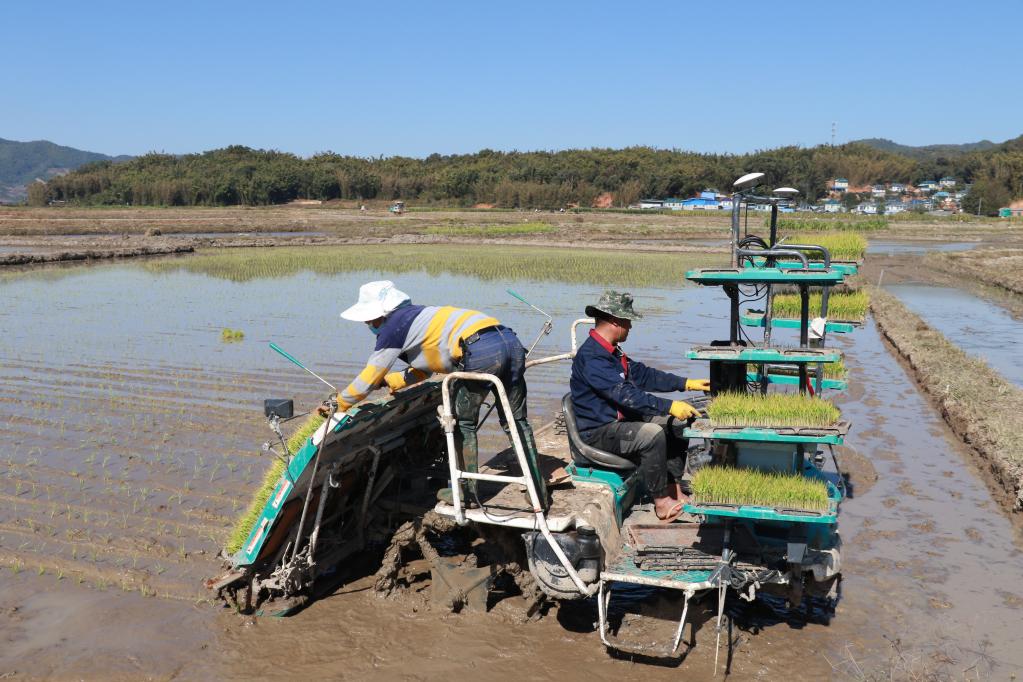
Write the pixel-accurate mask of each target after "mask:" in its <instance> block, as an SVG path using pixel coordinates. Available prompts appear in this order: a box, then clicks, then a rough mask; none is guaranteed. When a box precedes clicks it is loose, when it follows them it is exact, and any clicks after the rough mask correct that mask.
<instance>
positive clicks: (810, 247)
mask: <svg viewBox="0 0 1023 682" xmlns="http://www.w3.org/2000/svg"><path fill="white" fill-rule="evenodd" d="M785 248H786V249H795V250H797V251H820V252H821V253H822V254H824V267H826V268H830V267H831V252H830V251H828V250H827V249H826V248H824V247H823V246H819V245H817V244H789V243H788V242H785Z"/></svg>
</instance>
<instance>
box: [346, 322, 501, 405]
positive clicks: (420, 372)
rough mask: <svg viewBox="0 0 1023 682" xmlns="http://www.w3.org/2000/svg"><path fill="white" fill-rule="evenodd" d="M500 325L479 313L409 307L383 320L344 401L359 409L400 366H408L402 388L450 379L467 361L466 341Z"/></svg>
mask: <svg viewBox="0 0 1023 682" xmlns="http://www.w3.org/2000/svg"><path fill="white" fill-rule="evenodd" d="M499 324H500V322H498V321H497V319H496V318H493V317H490V316H489V315H484V314H483V313H481V312H478V311H476V310H467V309H464V308H454V307H452V306H444V307H439V306H421V305H405V306H402V307H400V308H398V309H397V310H395V311H394V312H392V313H391V314H390V315H388V316H387V318H386V319H384V323H383V324H382V325H380V332H379V334H377V343H376V348H375V349H374V351H373V354H372V355H370V356H369V361H367V363H366V368H365V369H363V370H362V371H361V372H359V376H357V377H356V378H355V380H354V381H352V383H350V384H349V385H348V387H347V388H345V389H344V390H343V391H341V393H340V394H339V398H340V399H341V400H342V401H344V402H347V403H348V404H349V405H354V404H355V403H357V402H359V401H360V400H362V399H363V398H365V397H366V396H367V395H369V393H370V392H371V391H373V390H374V389H376V388H377V387H379V386H380V385H381V384H382V383H383V382H384V376H386V375H387V373H388V371H390V369H391V367H392V366H393V365H394V363H395V361H396V360H402V361H404V362H405V363H406V364H407V365H408V369H407V370H405V377H404V380H403V381H402V385H404V384H406V383H413V382H415V381H422V380H423V379H425V378H427V377H428V376H430V375H431V374H433V373H434V372H440V373H448V372H451V371H453V370H454V368H455V365H456V364H457V363H458V361H459V360H461V359H462V344H461V343H460V342H461V341H462V340H464V339H466V338H467V337H469V336H472V335H473V334H475V333H476V332H478V331H479V330H481V329H486V328H487V327H494V326H497V325H499Z"/></svg>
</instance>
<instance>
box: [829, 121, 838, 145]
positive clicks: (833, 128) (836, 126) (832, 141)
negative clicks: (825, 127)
mask: <svg viewBox="0 0 1023 682" xmlns="http://www.w3.org/2000/svg"><path fill="white" fill-rule="evenodd" d="M837 128H838V122H837V121H832V122H831V146H832V147H834V146H835V130H836V129H837Z"/></svg>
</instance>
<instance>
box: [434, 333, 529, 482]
mask: <svg viewBox="0 0 1023 682" xmlns="http://www.w3.org/2000/svg"><path fill="white" fill-rule="evenodd" d="M458 369H459V370H460V371H463V372H481V373H485V374H493V375H494V376H496V377H497V378H498V379H500V380H501V383H502V384H504V390H505V393H506V394H507V396H508V403H509V406H510V407H511V412H512V413H511V415H510V418H511V420H512V421H514V423H515V427H516V428H517V429H518V432H519V437H520V438H521V439H522V445H523V447H524V448H525V451H526V459H527V460H528V462H529V467H530V469H531V471H530V473H531V474H532V476H533V480H534V481H535V483H536V486H537V491H538V493H539V495H540V500H541V502H543V501H544V500H545V499H546V489H545V486H544V480H543V477H542V476H541V475H540V469H539V466H538V465H537V454H536V443H535V441H534V440H533V429H532V428H531V427H530V425H529V419H528V418H527V414H526V376H525V374H526V349H525V348H523V347H522V343H521V342H520V341H519V337H518V336H516V335H515V332H514V331H512V330H511V329H508V328H507V327H500V326H499V327H495V328H493V329H489V330H487V331H484V332H482V333H481V334H480V336H479V338H478V339H477V340H476V341H475V342H473V343H471V344H469V345H467V346H465V349H464V351H463V355H462V365H461V367H459V368H458ZM493 391H494V388H493V386H492V385H491V384H489V383H487V382H484V381H458V382H457V383H456V385H455V389H454V401H455V405H454V407H455V419H456V420H457V421H458V432H457V433H456V434H455V445H456V446H457V448H458V451H459V454H460V455H461V457H462V465H463V466H464V467H465V470H466V471H479V444H478V440H477V435H476V432H477V430H478V428H479V426H478V422H479V416H480V407H481V406H482V404H483V401H484V400H485V399H486V398H487V396H488V395H490V394H491V393H493ZM494 400H495V402H497V414H498V417H499V418H500V420H501V428H503V429H504V432H505V433H506V434H508V436H509V441H510V440H511V431H510V426H509V424H510V422H509V415H506V414H504V409H503V408H502V407H501V403H500V401H498V400H497V395H496V394H494ZM471 487H472V488H473V489H474V488H475V486H471Z"/></svg>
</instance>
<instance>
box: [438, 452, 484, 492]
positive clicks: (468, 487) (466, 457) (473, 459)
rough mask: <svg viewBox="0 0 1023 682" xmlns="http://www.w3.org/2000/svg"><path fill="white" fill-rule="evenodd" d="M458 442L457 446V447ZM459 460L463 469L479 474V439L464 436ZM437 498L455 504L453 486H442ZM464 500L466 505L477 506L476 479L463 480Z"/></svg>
mask: <svg viewBox="0 0 1023 682" xmlns="http://www.w3.org/2000/svg"><path fill="white" fill-rule="evenodd" d="M457 445H458V444H457V442H456V447H457ZM459 449H460V450H461V452H460V453H459V460H460V461H461V463H462V471H467V472H469V473H471V474H478V473H479V471H480V452H479V446H478V441H477V440H476V439H475V438H463V439H462V443H461V447H460V448H459ZM437 499H438V500H439V501H441V502H443V503H445V504H452V505H453V504H454V503H455V498H454V495H452V494H451V488H441V489H440V490H438V491H437ZM462 500H463V501H464V503H465V506H466V507H476V506H477V503H476V481H475V480H469V481H462Z"/></svg>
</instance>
